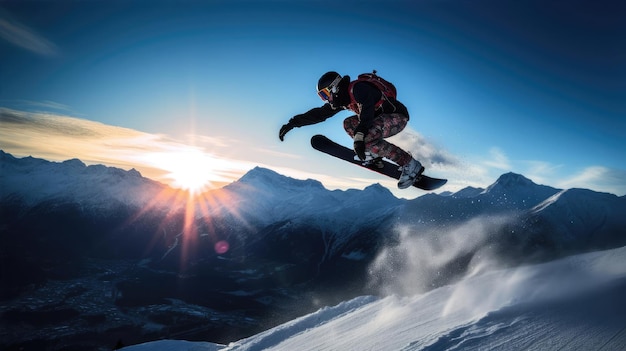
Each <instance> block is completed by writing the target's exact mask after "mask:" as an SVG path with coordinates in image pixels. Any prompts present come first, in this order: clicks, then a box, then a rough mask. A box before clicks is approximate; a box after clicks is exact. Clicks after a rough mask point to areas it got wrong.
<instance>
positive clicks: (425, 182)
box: [311, 135, 448, 190]
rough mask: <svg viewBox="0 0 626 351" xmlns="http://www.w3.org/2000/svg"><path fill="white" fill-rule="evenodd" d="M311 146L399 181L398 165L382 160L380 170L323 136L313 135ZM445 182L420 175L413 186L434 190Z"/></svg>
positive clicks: (445, 180) (400, 172)
mask: <svg viewBox="0 0 626 351" xmlns="http://www.w3.org/2000/svg"><path fill="white" fill-rule="evenodd" d="M311 146H313V148H314V149H316V150H318V151H321V152H323V153H326V154H329V155H331V156H334V157H337V158H340V159H342V160H344V161H348V162H350V163H353V164H355V165H357V166H361V167H363V168H367V169H369V170H371V171H374V172H377V173H380V174H383V175H386V176H388V177H391V178H395V179H399V178H400V175H401V174H402V171H400V169H399V167H398V165H396V164H393V163H391V162H388V161H386V160H382V167H380V168H379V167H377V165H374V164H373V163H372V162H367V161H361V160H359V159H358V158H356V157H355V154H354V151H353V150H351V149H349V148H347V147H345V146H343V145H340V144H337V143H336V142H334V141H332V140H330V139H328V138H327V137H325V136H323V135H314V136H313V137H312V138H311ZM380 165H381V164H380V163H378V166H380ZM447 181H448V180H447V179H439V178H432V177H429V176H427V175H423V174H422V175H421V177H420V178H419V179H418V180H417V181H416V182H415V183H413V186H414V187H417V188H419V189H422V190H435V189H438V188H439V187H441V186H443V185H444V184H446V182H447Z"/></svg>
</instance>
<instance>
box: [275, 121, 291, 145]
mask: <svg viewBox="0 0 626 351" xmlns="http://www.w3.org/2000/svg"><path fill="white" fill-rule="evenodd" d="M292 129H293V126H292V125H291V124H289V123H287V124H284V125H283V126H282V127H281V128H280V132H278V138H279V139H280V141H284V140H285V134H287V133H288V132H289V131H290V130H292Z"/></svg>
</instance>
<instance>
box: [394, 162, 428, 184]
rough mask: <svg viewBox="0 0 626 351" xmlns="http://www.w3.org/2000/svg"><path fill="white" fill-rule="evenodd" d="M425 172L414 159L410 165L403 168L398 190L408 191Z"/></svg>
mask: <svg viewBox="0 0 626 351" xmlns="http://www.w3.org/2000/svg"><path fill="white" fill-rule="evenodd" d="M422 172H424V167H422V164H421V163H420V161H418V160H416V159H414V158H412V159H411V161H409V163H407V164H405V165H404V166H402V174H401V175H400V178H399V179H398V188H400V189H406V188H408V187H410V186H411V185H413V183H415V182H416V181H417V180H418V178H419V176H420V175H421V174H422Z"/></svg>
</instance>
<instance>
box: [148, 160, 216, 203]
mask: <svg viewBox="0 0 626 351" xmlns="http://www.w3.org/2000/svg"><path fill="white" fill-rule="evenodd" d="M157 160H158V161H157V162H156V163H157V166H158V167H159V168H161V169H163V170H165V171H166V172H167V174H166V177H167V178H168V179H170V180H171V183H170V184H171V185H172V186H173V187H176V188H180V189H184V190H188V191H190V192H191V193H199V192H202V191H203V190H206V189H208V188H210V187H211V186H212V180H214V179H217V178H219V177H218V176H217V175H216V174H215V171H214V168H213V166H214V163H215V162H214V158H213V157H212V156H211V155H209V154H206V153H204V152H202V151H199V150H197V149H188V150H178V151H173V152H169V153H163V154H160V155H159V156H158V158H157Z"/></svg>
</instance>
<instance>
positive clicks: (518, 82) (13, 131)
mask: <svg viewBox="0 0 626 351" xmlns="http://www.w3.org/2000/svg"><path fill="white" fill-rule="evenodd" d="M372 69H376V70H377V71H378V73H379V74H380V75H381V76H383V77H385V78H387V79H388V80H390V81H392V82H393V83H394V84H395V85H396V87H397V88H398V98H399V100H401V101H402V102H404V103H405V105H407V107H408V108H409V111H410V113H411V120H410V122H409V126H408V128H407V129H406V130H405V132H403V133H401V135H399V136H398V137H395V138H394V142H396V143H397V144H398V145H400V146H402V147H404V148H406V149H407V150H409V151H411V152H412V153H413V154H414V155H415V156H416V158H418V159H420V160H421V161H422V162H423V163H424V164H425V166H426V168H427V173H428V174H431V175H433V176H440V177H446V178H448V179H449V184H448V185H447V186H446V187H445V188H443V189H442V190H450V191H456V190H459V189H461V188H463V187H465V186H479V187H485V186H487V185H489V184H491V183H492V182H493V181H495V179H496V178H497V177H498V176H499V175H500V174H502V173H505V172H509V171H513V172H516V173H521V174H524V175H525V176H527V177H529V178H531V179H532V180H534V181H535V182H538V183H541V184H547V185H551V186H555V187H561V188H570V187H585V188H591V189H593V190H598V191H607V192H612V193H615V194H618V195H624V194H626V165H625V157H624V156H625V155H624V154H625V150H626V4H624V2H622V1H578V0H573V1H543V0H528V1H517V0H510V1H501V0H497V1H496V0H493V1H492V0H476V1H461V0H457V1H453V0H425V1H419V0H411V1H335V2H333V1H286V0H285V1H278V0H276V1H267V2H266V1H203V2H200V1H198V2H195V1H71V2H70V1H38V2H30V1H8V2H6V1H3V2H0V76H1V81H0V109H1V110H0V116H1V119H0V123H2V125H1V128H0V148H1V149H3V150H4V151H6V152H9V153H12V154H14V155H15V156H18V157H22V156H28V155H32V156H34V157H42V158H46V159H49V160H65V159H70V158H80V159H82V160H83V161H85V162H86V163H88V164H90V163H105V164H108V165H112V166H118V167H122V168H125V169H130V168H136V169H138V170H139V171H140V172H142V174H144V175H145V176H148V177H151V178H154V179H156V180H159V181H163V182H166V183H168V182H170V183H172V184H174V185H179V186H182V185H184V183H185V182H189V181H192V180H189V179H188V180H185V179H184V177H185V176H187V177H188V178H194V177H189V174H192V175H197V174H203V175H207V176H208V175H210V176H211V178H210V179H209V180H210V181H211V183H210V184H209V185H211V186H222V185H224V183H227V182H230V181H232V180H234V179H237V178H239V177H240V176H241V175H242V174H243V173H245V172H246V171H247V170H249V169H251V168H253V167H254V166H257V165H259V166H262V167H268V168H271V169H274V170H276V171H278V172H279V173H282V174H285V175H289V176H293V177H296V178H315V179H319V180H321V181H323V182H324V184H325V185H326V186H327V187H328V188H331V189H336V188H342V189H344V188H363V187H365V186H367V185H369V184H371V183H376V182H379V183H381V184H383V185H385V186H388V187H389V188H390V189H391V190H394V188H395V183H394V182H393V181H389V180H387V179H384V178H381V177H380V176H378V175H376V174H375V173H373V172H368V171H366V170H362V169H360V168H358V167H354V166H351V165H349V164H344V163H342V162H340V161H338V160H335V159H332V158H330V157H328V156H325V155H323V154H321V153H319V152H317V151H315V150H313V149H312V148H311V147H310V144H309V139H310V137H311V136H312V135H314V134H318V133H323V134H326V135H327V136H329V137H330V138H332V139H334V140H336V141H338V142H340V143H342V144H344V145H347V146H350V145H351V144H352V142H351V140H350V139H349V137H348V136H347V135H346V134H345V132H344V131H343V128H342V121H343V119H344V118H345V117H348V116H349V115H350V114H349V113H348V112H342V113H340V114H338V115H336V116H335V117H333V118H331V119H329V120H327V121H326V122H324V123H322V124H318V125H315V126H309V127H303V128H300V129H294V130H292V131H291V132H290V133H289V134H288V135H287V137H286V138H285V141H284V142H282V143H281V142H280V141H279V140H278V130H279V129H280V126H281V125H282V124H283V123H286V122H287V121H288V119H289V118H291V117H292V116H293V115H295V114H298V113H302V112H305V111H307V110H308V109H310V108H312V107H316V106H321V104H322V102H321V100H320V99H319V98H318V97H317V94H316V91H315V84H316V82H317V79H318V78H319V76H320V75H321V74H323V73H324V72H326V71H329V70H334V71H338V72H340V73H342V74H348V75H351V76H352V77H356V76H357V75H358V74H359V73H362V72H367V71H371V70H372ZM187 160H191V163H192V166H195V167H197V168H193V167H192V168H191V170H190V166H189V164H188V163H189V162H187ZM199 166H201V167H199ZM199 181H202V179H201V180H199ZM394 193H395V194H396V195H398V196H403V197H408V198H412V197H416V196H419V195H422V194H423V192H420V191H419V190H415V189H410V190H405V191H402V192H400V191H396V190H394Z"/></svg>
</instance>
